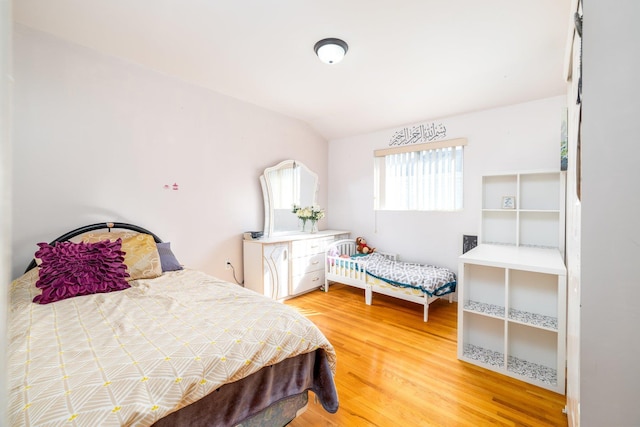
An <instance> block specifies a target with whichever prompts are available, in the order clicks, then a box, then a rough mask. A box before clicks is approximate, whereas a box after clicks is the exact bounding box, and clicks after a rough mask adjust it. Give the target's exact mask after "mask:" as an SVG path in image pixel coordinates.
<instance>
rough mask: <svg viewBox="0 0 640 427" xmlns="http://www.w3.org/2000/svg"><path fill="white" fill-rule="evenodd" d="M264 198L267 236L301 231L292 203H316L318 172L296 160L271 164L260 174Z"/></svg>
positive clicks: (303, 205) (265, 234)
mask: <svg viewBox="0 0 640 427" xmlns="http://www.w3.org/2000/svg"><path fill="white" fill-rule="evenodd" d="M260 185H261V187H262V197H263V198H264V236H265V237H269V236H273V235H278V234H289V233H293V232H296V231H299V230H300V222H299V220H298V217H297V216H296V214H294V213H293V205H297V206H302V207H305V206H314V205H317V195H318V175H317V174H316V173H315V172H313V171H312V170H310V169H309V168H307V167H306V166H305V165H304V164H303V163H301V162H299V161H296V160H285V161H283V162H280V163H278V164H277V165H275V166H272V167H268V168H266V169H265V170H264V173H263V174H262V175H261V176H260Z"/></svg>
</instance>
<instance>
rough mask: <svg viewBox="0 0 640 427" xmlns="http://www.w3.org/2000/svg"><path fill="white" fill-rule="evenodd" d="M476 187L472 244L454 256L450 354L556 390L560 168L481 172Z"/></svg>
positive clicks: (561, 314)
mask: <svg viewBox="0 0 640 427" xmlns="http://www.w3.org/2000/svg"><path fill="white" fill-rule="evenodd" d="M482 194H483V195H482V197H483V198H482V230H481V238H480V244H479V245H478V246H477V247H476V248H474V249H472V250H471V251H469V252H467V253H465V254H464V255H462V256H460V258H459V270H458V292H459V295H458V301H459V302H458V358H459V359H460V360H463V361H466V362H469V363H473V364H476V365H479V366H483V367H485V368H487V369H491V370H493V371H496V372H500V373H502V374H505V375H508V376H511V377H514V378H518V379H521V380H523V381H526V382H529V383H532V384H536V385H538V386H540V387H544V388H546V389H549V390H553V391H555V392H558V393H561V394H564V392H565V354H566V267H565V264H564V256H563V251H564V174H563V173H562V172H530V173H513V174H500V175H490V176H485V177H483V180H482ZM505 196H509V197H512V198H515V204H514V205H513V208H503V205H502V200H503V197H505Z"/></svg>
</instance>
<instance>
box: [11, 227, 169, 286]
mask: <svg viewBox="0 0 640 427" xmlns="http://www.w3.org/2000/svg"><path fill="white" fill-rule="evenodd" d="M105 228H106V229H108V230H109V232H111V230H112V229H116V228H117V229H125V230H132V231H137V232H138V233H143V234H150V235H151V236H152V237H153V240H155V241H156V243H162V239H160V238H159V237H158V236H156V235H155V234H154V233H152V232H150V231H149V230H147V229H146V228H142V227H140V226H137V225H133V224H127V223H125V222H99V223H97V224H91V225H85V226H84V227H80V228H76V229H75V230H72V231H69V232H68V233H65V234H63V235H62V236H60V237H58V238H57V239H55V240H53V241H52V242H50V243H49V244H50V245H53V244H54V243H56V242H66V241H67V240H70V239H73V238H74V237H76V236H79V235H81V234H84V233H88V232H89V231H94V230H104V229H105ZM36 265H37V264H36V260H35V259H33V260H31V263H29V266H28V267H27V269H26V270H25V271H24V272H25V273H26V272H27V271H29V270H31V269H32V268H34V267H35V266H36Z"/></svg>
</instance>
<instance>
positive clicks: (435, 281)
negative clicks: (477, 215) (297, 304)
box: [324, 239, 456, 322]
mask: <svg viewBox="0 0 640 427" xmlns="http://www.w3.org/2000/svg"><path fill="white" fill-rule="evenodd" d="M356 249H357V245H356V241H355V240H353V239H344V240H338V241H336V242H334V243H332V244H331V245H329V246H328V247H327V249H326V252H325V269H326V270H325V283H324V290H325V292H328V291H329V282H339V283H343V284H345V285H349V286H355V287H357V288H360V289H364V290H365V303H366V304H367V305H371V303H372V301H373V294H374V293H378V294H383V295H387V296H391V297H394V298H398V299H401V300H405V301H411V302H415V303H418V304H422V305H423V306H424V321H425V322H427V321H428V320H429V304H431V303H432V302H434V301H435V300H437V299H438V298H440V297H443V296H445V295H448V296H449V302H452V300H453V298H452V297H453V292H455V290H456V275H455V273H454V272H453V271H451V270H449V269H447V268H444V267H436V266H433V265H424V264H417V263H407V262H401V261H398V260H397V257H396V255H394V254H388V253H383V252H373V253H372V254H368V255H363V254H359V253H357V250H356Z"/></svg>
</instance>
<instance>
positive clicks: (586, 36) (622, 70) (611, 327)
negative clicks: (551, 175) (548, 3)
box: [580, 0, 640, 427]
mask: <svg viewBox="0 0 640 427" xmlns="http://www.w3.org/2000/svg"><path fill="white" fill-rule="evenodd" d="M583 8H584V33H583V104H582V123H583V125H582V236H581V239H582V250H581V265H582V272H581V312H582V313H581V314H582V315H581V320H580V321H581V329H580V330H581V332H580V336H581V349H580V351H581V360H580V399H581V403H580V412H581V416H580V420H581V425H582V426H583V427H592V426H593V427H600V426H616V427H620V426H638V425H640V405H638V399H639V397H640V367H639V355H640V332H639V328H640V305H639V302H640V276H639V274H638V260H639V259H640V221H639V219H640V193H639V191H638V185H639V184H640V168H639V167H638V159H639V158H640V144H638V135H640V120H639V117H640V87H639V86H638V82H637V79H638V75H639V74H640V56H639V55H638V45H637V44H638V40H640V29H639V27H638V25H637V17H638V16H640V2H637V1H635V0H612V1H607V2H597V1H585V2H584V3H583Z"/></svg>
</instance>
